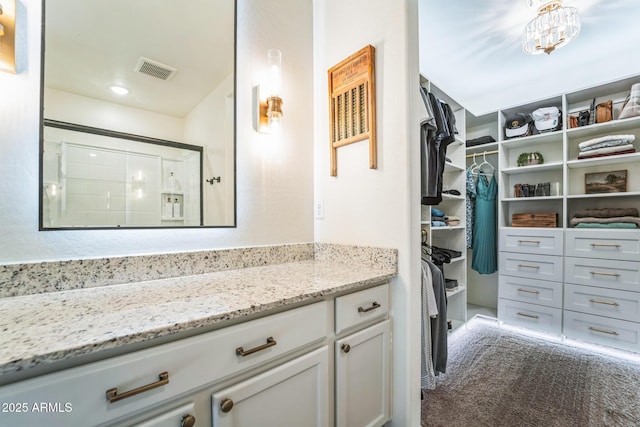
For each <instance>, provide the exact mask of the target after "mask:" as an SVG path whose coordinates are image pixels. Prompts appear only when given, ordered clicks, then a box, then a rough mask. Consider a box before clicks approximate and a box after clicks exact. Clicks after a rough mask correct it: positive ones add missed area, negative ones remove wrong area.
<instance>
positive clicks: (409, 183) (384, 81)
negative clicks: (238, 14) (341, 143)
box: [314, 0, 420, 426]
mask: <svg viewBox="0 0 640 427" xmlns="http://www.w3.org/2000/svg"><path fill="white" fill-rule="evenodd" d="M417 9H418V4H417V0H402V1H397V0H394V1H390V0H350V1H343V0H315V1H314V61H315V64H314V82H315V89H314V90H315V105H316V112H317V114H316V123H315V158H316V160H315V180H314V187H315V198H316V200H323V201H324V210H325V218H324V219H318V220H316V221H315V232H314V234H315V239H316V241H318V242H332V243H345V244H358V245H371V246H382V247H392V248H397V249H398V250H399V259H398V262H399V272H398V273H399V274H398V277H397V279H395V280H394V281H393V284H392V298H393V305H392V307H393V319H394V325H393V347H394V354H393V358H394V363H393V387H394V392H393V425H395V426H415V425H420V381H419V377H420V369H419V366H420V352H419V344H420V314H419V304H420V277H419V272H420V258H419V253H420V251H419V245H420V236H419V233H420V227H419V223H420V205H419V203H420V200H419V194H420V192H419V188H420V187H419V171H420V151H419V150H420V148H419V141H418V140H419V126H418V117H417V111H418V109H417V106H418V104H417V102H418V100H419V95H418V93H419V92H418V84H419V72H418V46H417V40H418V36H417V33H418V21H417V12H418V10H417ZM367 44H371V45H373V46H374V47H375V49H376V51H375V55H376V63H375V73H376V87H377V91H376V92H377V93H376V101H377V131H378V140H377V144H378V168H377V169H375V170H372V169H369V144H368V142H367V141H363V142H358V143H355V144H352V145H348V146H345V147H342V148H339V149H338V153H337V160H338V161H337V164H338V176H337V177H330V176H329V121H328V102H327V98H328V96H327V70H328V69H329V68H330V67H332V66H333V65H335V64H337V63H338V62H340V61H341V60H343V59H344V58H346V57H348V56H349V55H351V54H353V53H355V52H356V51H358V50H359V49H361V48H362V47H364V46H365V45H367ZM414 94H415V95H414ZM409 100H411V102H409ZM410 105H411V107H412V108H409V106H410Z"/></svg>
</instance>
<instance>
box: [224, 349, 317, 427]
mask: <svg viewBox="0 0 640 427" xmlns="http://www.w3.org/2000/svg"><path fill="white" fill-rule="evenodd" d="M328 362H329V352H328V347H323V348H320V349H318V350H315V351H313V352H311V353H308V354H305V355H304V356H300V357H298V358H297V359H294V360H292V361H290V362H287V363H284V364H282V365H280V366H278V367H276V368H273V369H271V370H269V371H267V372H264V373H262V374H260V375H257V376H255V377H253V378H250V379H248V380H246V381H243V382H240V383H238V384H235V385H233V386H231V387H229V388H226V389H223V390H220V391H219V392H216V393H214V394H213V396H212V416H213V426H214V427H253V426H261V427H283V426H301V427H306V426H309V427H312V426H328V425H329V419H328V413H329V389H328V386H327V382H328V381H327V379H328V375H329V373H328Z"/></svg>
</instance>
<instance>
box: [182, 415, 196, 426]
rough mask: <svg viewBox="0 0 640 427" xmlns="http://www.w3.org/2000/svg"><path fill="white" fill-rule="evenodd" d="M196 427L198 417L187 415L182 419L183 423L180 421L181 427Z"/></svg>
mask: <svg viewBox="0 0 640 427" xmlns="http://www.w3.org/2000/svg"><path fill="white" fill-rule="evenodd" d="M195 425H196V417H194V416H193V415H191V414H187V415H185V416H184V417H182V421H180V427H193V426H195Z"/></svg>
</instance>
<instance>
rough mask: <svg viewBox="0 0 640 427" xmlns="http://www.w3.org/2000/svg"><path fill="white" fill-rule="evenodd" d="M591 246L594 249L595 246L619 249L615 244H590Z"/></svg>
mask: <svg viewBox="0 0 640 427" xmlns="http://www.w3.org/2000/svg"><path fill="white" fill-rule="evenodd" d="M591 246H593V247H596V246H605V247H609V248H619V247H620V245H619V244H617V243H591Z"/></svg>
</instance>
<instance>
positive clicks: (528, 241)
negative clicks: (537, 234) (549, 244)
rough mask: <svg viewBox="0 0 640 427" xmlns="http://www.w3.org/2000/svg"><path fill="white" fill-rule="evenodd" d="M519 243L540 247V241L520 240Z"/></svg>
mask: <svg viewBox="0 0 640 427" xmlns="http://www.w3.org/2000/svg"><path fill="white" fill-rule="evenodd" d="M518 243H535V244H536V245H539V244H540V240H518Z"/></svg>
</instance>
